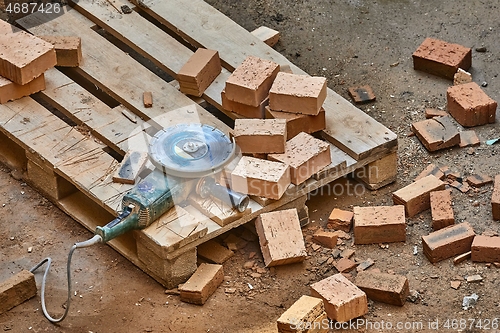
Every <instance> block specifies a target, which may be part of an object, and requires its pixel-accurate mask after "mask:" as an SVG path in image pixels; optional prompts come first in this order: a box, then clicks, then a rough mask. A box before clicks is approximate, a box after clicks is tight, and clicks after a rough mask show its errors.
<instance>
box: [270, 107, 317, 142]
mask: <svg viewBox="0 0 500 333" xmlns="http://www.w3.org/2000/svg"><path fill="white" fill-rule="evenodd" d="M265 109H266V118H270V119H285V120H286V139H287V140H290V139H292V138H293V137H295V136H296V135H297V134H299V133H300V132H305V133H309V134H311V133H314V132H318V131H321V130H323V129H325V128H326V112H325V109H323V108H321V110H320V111H319V113H318V114H317V115H315V116H313V115H307V114H298V113H290V112H283V111H273V110H271V109H269V107H266V108H265Z"/></svg>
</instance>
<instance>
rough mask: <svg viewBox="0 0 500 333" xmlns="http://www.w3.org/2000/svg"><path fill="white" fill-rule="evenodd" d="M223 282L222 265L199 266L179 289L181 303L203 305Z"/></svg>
mask: <svg viewBox="0 0 500 333" xmlns="http://www.w3.org/2000/svg"><path fill="white" fill-rule="evenodd" d="M223 280H224V271H223V269H222V265H215V264H201V265H200V266H199V267H198V269H197V270H196V272H194V274H193V275H192V276H191V277H190V278H189V280H187V281H186V283H184V284H183V285H182V286H181V287H180V288H179V292H180V298H181V301H183V302H187V303H192V304H198V305H203V304H205V302H206V301H207V299H208V298H209V297H210V296H211V295H212V294H213V293H214V292H215V291H216V290H217V287H219V285H220V284H221V283H222V281H223Z"/></svg>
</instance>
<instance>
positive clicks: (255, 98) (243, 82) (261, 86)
mask: <svg viewBox="0 0 500 333" xmlns="http://www.w3.org/2000/svg"><path fill="white" fill-rule="evenodd" d="M279 70H280V66H279V65H278V64H277V63H275V62H272V61H269V60H264V59H261V58H257V57H254V56H248V57H247V58H246V59H245V60H244V61H243V62H242V63H241V65H240V66H238V67H237V68H236V69H235V70H234V71H233V73H232V74H231V75H230V76H229V77H228V78H227V80H226V88H225V91H226V97H227V99H229V100H231V101H234V102H239V103H241V104H246V105H251V106H255V107H257V106H259V105H260V104H261V103H262V101H264V100H265V99H266V98H267V96H268V95H269V89H270V88H271V85H272V84H273V81H274V80H275V78H276V75H277V74H278V72H279Z"/></svg>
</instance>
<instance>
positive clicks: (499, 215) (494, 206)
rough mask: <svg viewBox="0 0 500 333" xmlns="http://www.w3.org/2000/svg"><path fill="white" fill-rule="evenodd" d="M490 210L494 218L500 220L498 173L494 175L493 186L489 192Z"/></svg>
mask: <svg viewBox="0 0 500 333" xmlns="http://www.w3.org/2000/svg"><path fill="white" fill-rule="evenodd" d="M491 212H492V214H493V219H494V220H500V175H497V176H495V186H494V188H493V193H492V194H491Z"/></svg>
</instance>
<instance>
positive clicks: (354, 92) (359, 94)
mask: <svg viewBox="0 0 500 333" xmlns="http://www.w3.org/2000/svg"><path fill="white" fill-rule="evenodd" d="M349 95H350V96H351V98H352V99H353V100H354V102H355V103H368V102H371V101H374V100H375V99H376V96H375V94H374V93H373V90H372V88H371V87H370V86H361V87H350V88H349Z"/></svg>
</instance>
